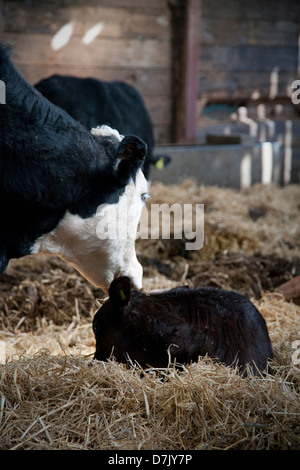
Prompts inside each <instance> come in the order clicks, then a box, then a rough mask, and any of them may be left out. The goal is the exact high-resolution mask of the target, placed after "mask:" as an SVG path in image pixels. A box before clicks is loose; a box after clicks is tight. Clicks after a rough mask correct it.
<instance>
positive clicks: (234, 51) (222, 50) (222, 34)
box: [199, 0, 300, 101]
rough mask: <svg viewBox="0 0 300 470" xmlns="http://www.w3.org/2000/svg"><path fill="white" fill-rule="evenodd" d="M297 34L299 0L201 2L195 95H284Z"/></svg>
mask: <svg viewBox="0 0 300 470" xmlns="http://www.w3.org/2000/svg"><path fill="white" fill-rule="evenodd" d="M299 35H300V1H299V0H263V1H262V0H249V1H246V0H222V2H221V1H220V0H202V28H201V47H200V55H199V99H200V98H203V97H207V98H208V100H216V101H218V100H219V101H222V100H227V99H235V98H238V99H239V98H241V99H250V98H256V99H257V98H260V99H273V98H275V97H281V98H282V97H287V96H288V93H290V87H291V83H292V81H293V80H295V79H296V78H297V76H298V67H299V64H298V60H299V46H298V42H299Z"/></svg>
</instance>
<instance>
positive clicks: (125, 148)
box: [0, 44, 148, 290]
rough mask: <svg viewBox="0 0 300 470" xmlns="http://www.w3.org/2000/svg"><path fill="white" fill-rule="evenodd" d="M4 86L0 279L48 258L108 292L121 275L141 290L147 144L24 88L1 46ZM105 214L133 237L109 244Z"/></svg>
mask: <svg viewBox="0 0 300 470" xmlns="http://www.w3.org/2000/svg"><path fill="white" fill-rule="evenodd" d="M0 80H2V81H3V82H4V84H5V91H6V104H0V221H1V222H0V223H1V226H0V272H3V271H4V270H5V268H6V266H7V264H8V262H9V260H10V259H11V258H19V257H22V256H25V255H27V254H31V253H40V252H44V253H51V254H55V255H58V256H60V257H61V258H62V259H64V260H66V261H67V262H69V263H70V264H72V265H73V266H74V267H75V268H76V269H77V270H78V271H79V272H80V273H82V275H83V276H84V277H86V278H87V279H88V280H89V281H90V282H91V283H93V284H94V285H96V286H99V287H102V288H103V289H104V290H107V289H108V287H109V285H110V283H111V281H112V280H113V279H114V278H115V277H116V276H118V275H120V274H124V275H128V276H129V277H130V278H131V279H132V280H133V282H134V284H135V285H136V287H137V288H141V287H142V267H141V265H140V263H139V262H138V260H137V258H136V253H135V234H136V231H137V225H138V221H139V218H140V214H141V210H142V206H143V201H144V199H145V196H146V194H147V186H148V184H147V181H146V179H145V177H144V175H143V173H142V170H141V166H142V164H143V161H144V158H145V154H146V151H147V146H146V144H145V143H144V142H143V141H142V140H141V139H139V138H138V137H136V136H134V135H127V136H125V137H124V138H123V137H122V136H120V134H119V133H118V132H117V131H115V130H112V129H111V128H109V127H103V128H100V129H96V130H94V131H93V133H91V132H89V131H88V130H86V129H85V128H84V127H83V126H81V125H80V124H79V123H78V122H77V121H75V120H74V119H73V118H71V117H70V116H69V115H68V114H67V113H66V112H65V111H63V110H62V109H61V108H59V107H57V106H55V105H53V104H52V103H50V102H49V101H48V100H47V99H46V98H44V97H43V96H42V95H41V94H40V93H39V92H38V91H37V90H36V89H35V88H34V87H33V86H31V85H29V84H28V83H27V82H26V81H25V80H24V78H23V77H22V76H21V75H20V74H19V72H18V71H17V70H16V68H15V67H14V65H13V64H12V62H11V61H10V58H9V54H8V52H7V49H6V47H5V46H3V45H1V44H0ZM116 209H117V210H116ZM97 210H98V212H97ZM104 213H105V214H106V218H107V220H108V224H109V223H110V222H111V221H112V220H113V218H115V217H117V219H118V220H117V222H118V227H121V228H125V229H126V230H127V232H126V233H128V234H131V236H129V237H128V236H127V237H126V236H125V237H124V236H123V237H118V236H116V237H112V236H110V237H105V233H103V232H105V227H104V226H103V224H102V223H101V220H102V221H103V217H104V216H103V214H104ZM126 230H125V231H126ZM116 235H117V234H116Z"/></svg>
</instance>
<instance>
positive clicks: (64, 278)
mask: <svg viewBox="0 0 300 470" xmlns="http://www.w3.org/2000/svg"><path fill="white" fill-rule="evenodd" d="M0 6H1V10H0V11H1V14H0V38H1V40H3V41H5V42H7V43H8V44H10V45H11V46H12V55H11V57H12V59H13V61H14V63H15V64H16V66H17V68H18V69H19V70H20V72H21V73H22V74H23V75H24V77H25V78H26V79H27V80H28V81H29V82H30V83H32V84H35V83H37V82H38V81H39V80H40V79H42V78H46V77H48V76H50V75H52V74H54V73H57V74H68V75H75V76H78V77H87V76H92V77H95V78H99V79H101V80H113V79H118V80H123V81H126V82H128V83H130V84H132V85H134V86H135V87H136V88H137V89H138V91H139V92H140V93H141V95H142V97H143V98H144V101H145V103H146V106H147V108H148V110H149V112H150V115H151V118H152V121H153V125H154V131H155V138H156V143H157V151H158V152H159V151H162V152H163V153H168V154H169V155H171V157H172V161H171V163H170V164H169V165H168V166H167V167H166V168H164V169H163V170H158V169H154V170H153V172H152V178H151V179H152V185H151V188H150V192H151V197H152V202H153V203H161V202H167V203H168V204H173V203H174V202H178V203H182V204H184V203H204V205H205V243H204V247H203V249H202V250H200V251H199V252H189V253H188V252H186V251H185V250H184V241H181V240H137V251H138V256H139V258H140V260H141V262H142V264H143V266H144V272H145V289H146V290H147V289H151V288H157V287H171V286H174V285H178V284H182V283H187V284H189V285H214V286H216V287H223V288H227V289H235V290H238V291H240V292H242V293H244V294H245V295H247V296H248V297H249V298H251V299H252V300H253V301H254V302H255V303H256V305H257V306H258V308H259V309H260V311H261V312H262V314H263V315H264V317H265V318H266V321H267V324H268V327H269V331H270V336H271V340H272V342H273V346H274V352H275V359H274V364H273V374H272V375H267V376H266V377H260V378H259V379H257V378H256V379H253V380H251V379H249V380H247V381H246V380H244V379H241V378H240V377H239V376H238V375H237V374H235V373H234V372H233V371H231V370H228V368H225V367H222V366H220V365H219V366H217V365H215V364H213V363H211V362H210V361H207V360H206V359H202V360H199V363H198V364H194V365H193V366H191V367H188V368H186V369H185V370H184V371H182V372H176V371H174V370H173V369H172V370H171V371H169V372H168V371H167V372H165V374H162V376H160V377H157V376H155V375H151V374H148V375H147V376H146V377H144V378H141V376H140V375H139V374H135V373H134V371H132V370H126V369H125V368H123V367H122V366H120V365H118V364H116V363H114V362H113V361H112V362H109V363H108V364H107V365H106V366H105V367H104V366H101V365H99V366H94V367H88V360H89V358H90V357H91V354H92V353H93V352H94V338H93V334H92V330H91V319H92V316H93V313H94V312H95V309H96V306H95V299H96V298H97V297H100V298H101V297H103V293H102V294H101V292H99V290H97V289H95V288H93V287H92V286H91V285H89V284H88V282H87V281H85V280H84V279H82V277H81V276H80V275H79V274H78V273H76V272H75V271H74V270H73V269H72V268H71V267H70V266H68V265H66V264H65V263H63V262H62V261H59V260H58V259H56V258H51V257H44V256H36V257H27V258H24V259H22V260H14V261H12V262H11V263H10V265H9V268H8V270H7V271H6V273H4V274H2V275H1V278H0V294H1V296H0V311H1V318H0V325H1V331H0V356H1V362H2V366H1V369H2V372H1V382H0V383H1V387H0V426H1V432H0V448H2V449H8V448H26V449H30V448H39V449H41V448H43V449H46V448H49V449H58V448H60V449H65V448H78V449H79V448H80V449H83V448H84V449H86V448H87V449H93V448H97V449H109V448H116V449H120V448H121V449H214V448H221V449H227V448H233V449H283V448H284V449H296V448H298V449H299V447H300V432H299V431H300V429H299V416H300V395H299V392H300V390H299V386H300V371H299V354H297V345H298V347H299V340H300V307H299V306H298V303H299V299H297V298H296V297H297V296H296V295H295V293H293V294H291V295H288V294H286V295H285V296H283V295H282V294H280V293H279V292H278V291H277V292H276V289H278V286H280V285H281V284H284V283H285V282H287V281H289V280H291V279H293V278H296V276H297V275H299V274H300V256H299V248H300V231H299V226H300V225H299V222H300V207H299V201H300V198H299V194H300V193H299V185H298V184H299V182H300V173H299V171H300V138H299V135H300V133H299V131H300V116H299V105H297V104H294V103H293V102H292V99H291V95H292V92H293V90H292V83H293V81H295V80H297V79H299V78H300V76H299V75H300V73H299V72H300V70H299V67H300V66H299V63H300V54H299V37H300V21H299V18H300V3H299V1H297V0H284V1H282V0H267V1H264V2H261V1H259V0H252V1H246V0H224V1H222V2H219V1H217V0H186V1H183V0H169V1H161V0H152V1H151V2H149V1H148V0H145V1H144V0H126V1H124V0H98V1H96V0H88V1H83V0H72V1H69V0H63V1H56V0H45V1H44V0H42V1H38V0H27V1H10V0H5V1H2V2H0ZM74 99H76V97H74ZM191 178H192V179H191ZM298 289H299V287H298ZM297 341H298V343H297Z"/></svg>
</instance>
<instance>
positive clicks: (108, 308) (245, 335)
mask: <svg viewBox="0 0 300 470" xmlns="http://www.w3.org/2000/svg"><path fill="white" fill-rule="evenodd" d="M93 330H94V333H95V337H96V353H95V356H94V358H95V359H97V360H103V361H104V360H106V359H108V358H109V357H110V356H111V355H112V356H113V357H115V359H116V360H117V361H119V362H123V363H126V362H127V361H128V358H130V359H131V360H132V361H136V362H137V363H139V365H140V366H142V367H143V368H145V367H148V366H149V367H157V368H162V367H167V365H168V362H169V360H170V359H171V361H172V362H173V361H174V359H175V358H176V363H179V364H187V363H190V362H191V361H197V359H198V357H199V356H205V355H208V356H210V357H212V358H215V359H217V360H219V361H221V362H223V363H224V364H226V365H227V366H230V365H231V366H236V367H238V368H239V369H240V371H241V372H242V373H244V374H246V373H247V366H248V367H249V368H251V369H252V371H253V372H254V373H256V372H257V371H262V370H264V369H265V368H266V366H267V361H268V359H269V358H272V357H273V352H272V346H271V341H270V338H269V334H268V330H267V326H266V322H265V320H264V318H263V317H262V315H261V314H260V313H259V311H258V310H257V309H256V307H255V306H254V305H253V304H252V303H251V302H250V301H249V300H248V299H247V298H246V297H244V296H243V295H241V294H238V293H236V292H232V291H224V290H221V289H215V288H212V287H202V288H188V287H185V286H184V287H176V288H174V289H171V290H169V291H167V292H161V293H150V294H145V293H142V292H140V291H136V290H132V289H131V284H130V279H129V278H128V277H119V278H117V279H115V280H114V281H113V282H112V283H111V285H110V289H109V299H108V300H107V301H106V302H105V303H104V304H103V305H102V307H101V308H100V309H99V310H98V311H97V312H96V314H95V317H94V320H93Z"/></svg>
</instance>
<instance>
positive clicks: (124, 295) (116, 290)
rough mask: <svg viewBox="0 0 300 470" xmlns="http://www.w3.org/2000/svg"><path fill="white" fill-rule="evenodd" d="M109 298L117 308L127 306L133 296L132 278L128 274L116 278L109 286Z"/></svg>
mask: <svg viewBox="0 0 300 470" xmlns="http://www.w3.org/2000/svg"><path fill="white" fill-rule="evenodd" d="M108 292H109V300H110V301H111V303H112V305H113V307H114V308H116V309H120V308H121V307H125V305H127V304H128V303H129V301H130V297H131V279H130V278H129V277H127V276H122V277H118V278H117V279H114V280H113V282H112V283H111V285H110V287H109V291H108Z"/></svg>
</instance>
